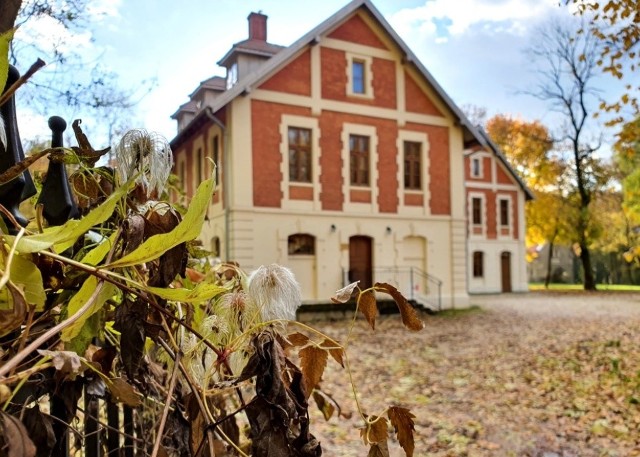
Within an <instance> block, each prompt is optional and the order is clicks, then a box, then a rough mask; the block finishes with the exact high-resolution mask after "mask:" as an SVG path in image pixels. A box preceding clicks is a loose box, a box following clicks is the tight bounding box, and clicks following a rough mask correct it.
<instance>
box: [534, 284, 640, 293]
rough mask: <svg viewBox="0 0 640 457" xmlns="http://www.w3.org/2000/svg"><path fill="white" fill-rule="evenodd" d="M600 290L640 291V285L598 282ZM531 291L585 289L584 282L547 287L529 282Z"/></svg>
mask: <svg viewBox="0 0 640 457" xmlns="http://www.w3.org/2000/svg"><path fill="white" fill-rule="evenodd" d="M597 287H598V290H601V291H620V292H640V286H637V285H633V284H598V286H597ZM529 290H531V291H544V290H552V291H576V290H583V287H582V284H549V288H548V289H545V288H544V284H543V283H534V282H532V283H529Z"/></svg>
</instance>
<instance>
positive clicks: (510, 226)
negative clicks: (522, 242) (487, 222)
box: [496, 195, 515, 238]
mask: <svg viewBox="0 0 640 457" xmlns="http://www.w3.org/2000/svg"><path fill="white" fill-rule="evenodd" d="M502 201H506V202H507V212H508V215H509V221H508V222H509V224H507V225H502V221H501V220H500V219H501V211H502V210H501V208H500V205H501V202H502ZM514 217H515V214H513V199H512V198H511V196H510V195H498V196H497V197H496V227H497V228H498V230H497V232H498V238H512V237H513V218H514ZM504 228H507V229H509V232H508V234H507V235H503V234H502V229H504Z"/></svg>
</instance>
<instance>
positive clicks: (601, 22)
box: [564, 0, 640, 122]
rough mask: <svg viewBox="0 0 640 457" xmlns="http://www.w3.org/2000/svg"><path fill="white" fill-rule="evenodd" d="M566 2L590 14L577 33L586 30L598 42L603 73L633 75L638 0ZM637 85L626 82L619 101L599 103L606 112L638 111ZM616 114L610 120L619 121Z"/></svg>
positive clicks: (638, 61)
mask: <svg viewBox="0 0 640 457" xmlns="http://www.w3.org/2000/svg"><path fill="white" fill-rule="evenodd" d="M564 4H565V5H573V6H575V8H576V14H578V15H587V16H589V17H590V19H591V20H589V22H588V25H587V26H585V27H583V28H582V29H581V30H580V31H579V33H583V34H584V33H587V34H589V35H591V37H592V38H593V39H595V40H596V41H597V42H599V43H601V46H599V47H598V58H597V59H596V61H595V63H596V64H597V65H599V66H600V67H602V69H603V71H604V72H605V73H608V74H610V75H612V76H613V77H614V78H616V79H623V78H624V77H625V75H630V74H634V73H635V72H636V70H637V68H638V65H640V2H638V0H608V1H602V2H596V1H593V0H564ZM639 91H640V85H639V84H638V83H637V80H636V82H635V83H629V84H627V85H626V92H625V93H623V94H622V96H621V97H620V99H619V100H618V101H615V102H612V103H605V102H603V104H602V105H601V106H602V108H604V109H606V110H607V111H612V112H615V113H620V111H621V109H622V108H623V107H624V106H625V105H626V106H630V107H631V108H632V109H633V111H634V113H635V114H636V115H637V114H639V113H640V105H639V103H638V92H639ZM622 121H623V117H622V116H618V117H617V118H616V119H614V120H613V122H622Z"/></svg>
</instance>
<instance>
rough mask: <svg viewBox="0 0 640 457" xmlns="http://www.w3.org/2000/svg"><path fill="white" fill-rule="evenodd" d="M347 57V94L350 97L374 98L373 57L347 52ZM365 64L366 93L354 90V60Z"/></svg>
mask: <svg viewBox="0 0 640 457" xmlns="http://www.w3.org/2000/svg"><path fill="white" fill-rule="evenodd" d="M346 57H347V95H348V96H349V97H360V98H367V99H372V98H373V58H372V57H371V56H365V55H361V54H353V53H350V52H347V53H346ZM354 61H357V62H362V63H363V64H364V93H363V94H360V93H357V92H354V91H353V62H354Z"/></svg>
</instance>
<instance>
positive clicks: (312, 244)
mask: <svg viewBox="0 0 640 457" xmlns="http://www.w3.org/2000/svg"><path fill="white" fill-rule="evenodd" d="M287 245H288V252H289V255H314V254H315V253H316V238H315V237H314V236H313V235H309V234H306V233H296V234H294V235H289V238H288V239H287Z"/></svg>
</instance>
